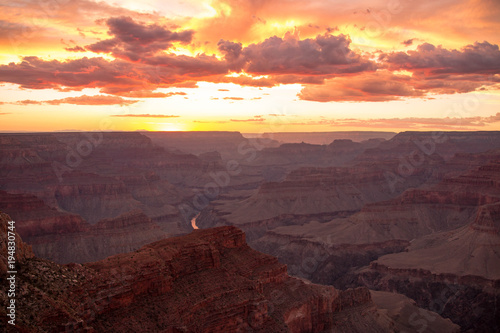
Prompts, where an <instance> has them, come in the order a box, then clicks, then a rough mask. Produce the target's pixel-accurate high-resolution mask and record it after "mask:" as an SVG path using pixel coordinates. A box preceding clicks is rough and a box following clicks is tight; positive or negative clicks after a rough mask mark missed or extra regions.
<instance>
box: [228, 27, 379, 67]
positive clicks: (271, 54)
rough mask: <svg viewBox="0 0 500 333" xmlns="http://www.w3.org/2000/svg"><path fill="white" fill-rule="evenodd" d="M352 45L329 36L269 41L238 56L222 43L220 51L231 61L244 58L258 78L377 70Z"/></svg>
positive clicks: (245, 50) (246, 65)
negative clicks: (262, 76)
mask: <svg viewBox="0 0 500 333" xmlns="http://www.w3.org/2000/svg"><path fill="white" fill-rule="evenodd" d="M350 42H351V41H350V40H349V38H348V37H347V36H345V35H339V36H333V35H330V34H325V35H318V36H317V37H316V38H314V39H312V38H308V39H304V40H299V39H297V38H296V37H295V36H292V35H287V36H285V38H280V37H276V36H274V37H271V38H268V39H266V40H265V41H263V42H262V43H258V44H251V45H249V46H247V47H245V48H244V49H243V50H241V51H238V52H235V51H234V49H238V48H237V47H234V46H233V47H228V46H227V42H220V43H219V49H220V50H221V52H222V53H224V54H225V57H226V60H228V61H232V62H238V60H240V57H242V58H243V60H244V63H245V65H244V69H245V71H246V72H247V73H252V74H258V75H272V74H274V75H282V74H292V75H321V74H322V75H332V74H345V73H357V72H363V71H371V70H375V69H376V66H375V65H374V63H372V62H370V61H369V60H366V59H364V58H363V57H361V56H360V55H358V54H356V53H355V52H353V51H352V50H351V49H350V48H349V44H350ZM232 45H234V43H232ZM221 46H224V47H221Z"/></svg>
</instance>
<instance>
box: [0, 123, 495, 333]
mask: <svg viewBox="0 0 500 333" xmlns="http://www.w3.org/2000/svg"><path fill="white" fill-rule="evenodd" d="M277 134H278V135H276V136H272V135H270V134H268V135H263V136H257V135H256V136H249V137H245V136H244V135H241V134H240V133H237V132H199V133H175V132H174V133H167V132H140V133H139V132H136V133H126V132H123V133H119V132H104V133H37V134H0V167H1V168H0V210H1V211H3V212H5V213H8V214H9V215H10V217H11V218H12V219H13V220H15V221H16V227H17V231H18V233H19V235H20V237H22V239H23V240H24V241H25V242H26V243H27V244H29V246H28V245H22V246H23V248H28V247H29V249H30V250H29V251H33V252H32V253H31V252H30V253H31V254H30V255H28V256H29V258H25V261H26V266H24V267H26V270H27V272H31V273H29V276H30V279H31V280H26V281H24V282H23V283H27V284H26V290H32V289H30V288H32V287H33V285H36V288H40V287H41V286H45V285H46V286H52V287H50V288H52V289H51V290H52V293H56V290H58V288H59V289H61V290H67V291H68V292H70V293H71V294H72V295H73V296H72V297H75V298H64V297H63V298H54V299H52V301H51V304H52V303H57V304H65V305H64V306H63V308H60V309H58V310H57V311H56V312H57V313H59V314H61V316H62V317H61V318H64V320H63V321H64V323H63V322H60V323H59V324H58V325H62V326H58V327H59V328H58V329H62V330H71V329H73V330H84V329H88V330H91V329H94V330H96V331H103V330H104V331H121V330H123V329H125V330H127V329H128V330H135V329H137V328H138V327H145V330H146V331H147V330H150V331H164V332H190V331H203V329H204V327H207V328H206V330H205V331H207V332H210V331H221V330H224V331H234V332H237V331H242V332H259V331H262V332H264V331H266V328H268V327H270V329H271V331H273V332H274V331H275V332H279V331H290V332H305V331H314V332H317V331H332V330H334V329H333V327H335V329H336V331H346V332H347V331H363V327H365V329H366V327H373V329H374V330H375V331H377V330H378V331H380V332H387V331H397V330H399V331H410V332H417V331H422V330H425V331H436V332H437V331H440V332H443V331H450V332H457V331H463V332H469V331H470V332H472V331H481V332H495V331H496V330H498V329H499V328H498V322H499V318H500V313H499V312H498V307H497V306H496V304H499V303H498V301H500V299H499V294H500V291H499V290H500V285H499V281H500V278H499V275H498V274H500V273H499V272H498V267H500V256H499V253H500V252H499V251H500V249H499V248H498V246H499V244H500V240H499V239H498V237H499V227H498V223H499V221H500V213H499V212H500V208H499V207H500V134H499V133H498V132H440V133H436V132H403V133H399V134H396V135H394V134H391V133H382V132H366V133H354V134H356V135H354V134H353V133H351V134H349V133H347V132H346V133H323V135H321V134H319V133H318V134H314V135H311V136H308V135H303V136H297V137H296V138H292V137H290V136H289V135H286V134H280V133H277ZM287 139H288V140H289V141H288V142H286V141H284V140H287ZM198 228H199V229H198ZM193 229H195V230H193ZM227 239H230V240H227ZM246 242H248V245H247V243H246ZM23 244H24V243H23ZM257 251H260V252H257ZM264 253H265V254H264ZM33 255H35V256H36V257H35V258H33V257H32V256H33ZM23 260H24V259H23ZM141 262H144V263H145V265H144V266H141V265H142V264H139V263H141ZM195 262H196V263H195ZM30 265H31V266H30ZM121 267H124V268H123V269H122V268H121ZM223 267H224V268H223ZM37 269H39V270H44V271H47V272H64V273H61V274H62V275H66V276H73V277H75V279H74V280H75V281H77V282H70V281H69V280H68V281H66V280H65V279H66V278H62V277H61V276H59V275H57V274H56V275H54V280H51V281H52V282H54V284H53V285H51V283H52V282H51V281H45V280H44V281H42V280H36V279H35V278H33V277H32V275H34V273H32V272H34V271H35V270H37ZM30 270H32V271H30ZM185 270H187V271H185ZM66 273H67V274H69V275H67V274H66ZM30 274H31V275H30ZM58 274H59V273H58ZM165 274H166V275H165ZM186 274H187V275H186ZM288 274H290V275H288ZM163 275H165V276H163ZM159 276H163V277H159ZM167 276H169V277H170V278H167ZM228 279H229V280H230V281H229V280H228ZM87 280H88V281H90V282H89V284H87V282H85V281H87ZM61 281H62V282H61ZM64 281H66V282H64ZM200 281H203V282H200ZM90 283H92V284H90ZM177 283H179V284H177ZM298 286H300V287H298ZM64 288H69V289H64ZM92 288H93V289H92ZM87 289H89V290H93V291H91V292H89V291H87ZM33 290H34V289H33ZM99 290H101V291H99ZM184 290H187V291H186V292H184ZM44 293H45V292H44ZM43 295H44V296H43V297H48V296H46V295H47V294H46V293H45V294H43ZM58 295H59V296H61V295H60V294H58ZM276 295H283V296H280V297H278V298H276V297H275V296H276ZM25 296H26V294H25ZM59 296H57V297H59ZM23 297H24V296H23ZM26 297H29V296H26ZM50 297H52V296H50ZM61 297H62V296H61ZM166 299H172V300H174V301H175V302H173V303H172V304H176V305H175V306H177V307H179V309H181V310H176V308H175V307H168V306H166V305H164V304H163V303H165V300H166ZM89 300H90V301H89ZM30 302H35V300H34V299H31V300H30ZM75 302H76V303H75ZM78 302H81V303H82V304H86V305H84V306H83V308H82V309H78V311H77V313H76V312H75V311H74V310H71V309H72V308H73V307H72V304H77V303H78ZM183 302H186V304H190V305H186V306H184V307H181V306H180V304H184V303H183ZM91 303H92V304H94V305H92V304H91ZM34 304H35V303H34ZM160 304H163V305H161V306H160ZM37 306H39V305H37ZM172 306H173V305H172ZM139 307H140V308H141V309H143V310H144V311H145V312H144V313H141V314H138V315H137V316H131V314H133V313H135V312H137V311H138V308H139ZM214 309H217V310H214ZM52 310H53V309H52ZM52 310H50V311H52ZM47 311H48V310H47ZM50 311H49V312H47V313H48V314H47V316H48V317H47V318H49V317H50V318H52V317H53V316H56V317H58V316H59V315H54V313H55V312H54V313H53V312H50ZM141 311H142V310H141ZM146 313H147V314H148V315H150V316H151V315H152V316H154V318H155V320H153V321H151V322H150V323H149V322H148V320H147V318H148V317H147V315H146ZM51 316H52V317H51ZM169 316H170V317H169ZM132 317H133V319H130V318H132ZM223 317H226V318H227V320H226V321H225V323H224V324H223V323H222V319H221V318H223ZM47 318H41V317H40V318H38V319H36V320H35V321H33V320H32V319H29V318H28V319H25V320H26V322H31V323H33V322H37V323H43V324H40V325H42V326H43V325H52V323H51V320H49V319H47ZM332 318H333V319H332ZM23 320H24V319H23ZM125 322H127V323H126V324H125ZM200 323H204V324H203V325H202V326H196V325H201V324H200ZM358 324H359V326H358ZM123 325H130V326H127V327H125V326H123ZM141 325H142V326H141ZM148 325H152V326H148ZM155 325H156V326H155ZM221 325H222V326H221ZM224 325H226V326H224ZM273 325H274V326H273ZM364 325H368V326H364ZM54 327H55V326H54ZM424 327H425V328H424ZM51 328H52V326H50V327H49V326H46V328H45V329H46V330H50V329H51ZM27 329H28V331H29V330H32V329H33V327H31V326H30V327H28V328H27ZM268 331H269V330H268ZM334 331H335V330H334Z"/></svg>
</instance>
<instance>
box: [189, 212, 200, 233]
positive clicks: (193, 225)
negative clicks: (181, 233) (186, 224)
mask: <svg viewBox="0 0 500 333" xmlns="http://www.w3.org/2000/svg"><path fill="white" fill-rule="evenodd" d="M200 214H201V213H198V215H196V216H195V217H193V218H192V219H191V226H192V227H193V229H200V228H198V226H197V225H196V219H197V218H198V216H200Z"/></svg>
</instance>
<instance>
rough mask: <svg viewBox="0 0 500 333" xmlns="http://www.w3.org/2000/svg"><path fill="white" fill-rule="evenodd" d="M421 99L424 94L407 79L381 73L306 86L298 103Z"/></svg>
mask: <svg viewBox="0 0 500 333" xmlns="http://www.w3.org/2000/svg"><path fill="white" fill-rule="evenodd" d="M423 95H424V91H423V90H419V89H415V87H413V84H412V80H411V78H410V77H409V76H406V75H395V74H392V73H390V72H388V71H383V72H376V73H370V74H365V75H361V76H354V77H340V78H334V79H330V80H328V81H327V82H326V83H325V84H324V85H310V86H306V87H304V88H303V89H302V91H301V92H300V93H299V95H298V96H299V98H300V99H303V100H307V101H316V102H332V101H335V102H343V101H353V102H361V101H363V102H384V101H391V100H397V99H401V98H403V97H421V96H423Z"/></svg>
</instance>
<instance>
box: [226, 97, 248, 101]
mask: <svg viewBox="0 0 500 333" xmlns="http://www.w3.org/2000/svg"><path fill="white" fill-rule="evenodd" d="M224 99H225V100H232V101H242V100H244V98H243V97H224Z"/></svg>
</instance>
